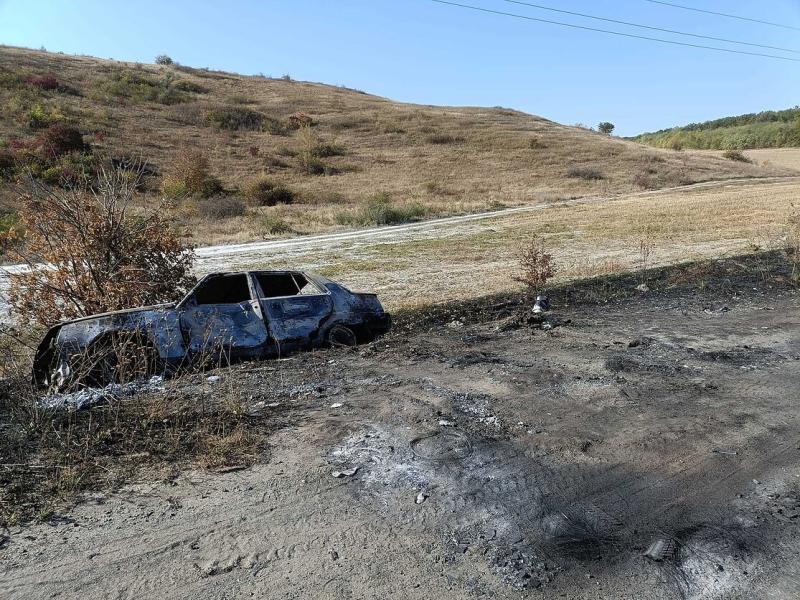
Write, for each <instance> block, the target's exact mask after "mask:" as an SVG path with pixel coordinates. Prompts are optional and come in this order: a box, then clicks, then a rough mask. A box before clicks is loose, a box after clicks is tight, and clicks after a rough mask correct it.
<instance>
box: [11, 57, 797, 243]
mask: <svg viewBox="0 0 800 600" xmlns="http://www.w3.org/2000/svg"><path fill="white" fill-rule="evenodd" d="M0 106H2V107H3V110H2V112H0V177H4V179H5V181H4V182H3V189H2V191H0V203H2V206H3V207H4V210H5V211H6V212H8V211H13V208H14V202H15V200H14V198H15V192H14V191H13V190H12V186H11V185H10V183H11V182H12V181H13V179H14V178H15V177H16V176H17V174H18V173H19V171H20V170H19V161H20V160H30V161H32V163H31V164H33V165H34V167H35V170H36V172H37V173H38V175H39V176H40V177H42V178H44V179H46V180H49V181H52V182H53V183H55V184H57V183H58V182H59V181H62V180H64V179H65V178H67V179H68V178H69V177H74V176H75V173H76V172H78V173H80V172H83V170H90V169H91V165H92V164H94V162H95V161H97V160H99V159H100V158H102V159H115V160H116V161H122V162H125V161H126V160H128V159H130V158H140V159H144V160H146V161H147V163H148V164H149V167H150V169H149V170H150V175H151V176H150V177H149V178H148V180H147V182H146V190H145V200H144V201H145V202H156V201H157V200H158V198H160V197H161V195H162V191H166V192H167V193H168V194H170V195H171V196H172V197H174V198H175V199H176V204H177V208H176V210H177V215H178V217H179V220H180V222H182V223H183V224H185V225H186V226H187V228H188V230H189V231H190V233H191V235H193V237H194V239H195V241H196V242H198V243H213V242H227V241H242V240H248V239H259V238H263V237H270V236H274V235H281V236H286V235H291V234H292V233H311V232H319V231H327V230H332V229H343V228H352V227H357V226H363V225H370V224H382V223H393V222H399V221H403V220H409V219H419V218H426V217H432V216H437V215H445V214H455V213H463V212H470V211H477V210H486V209H491V208H493V207H499V206H504V205H505V206H513V205H520V204H533V203H542V202H549V201H553V200H557V199H562V198H569V197H576V196H585V195H601V196H610V195H616V194H620V193H626V192H631V191H638V190H643V189H658V188H664V187H673V186H679V185H684V184H688V183H692V182H699V181H706V180H711V179H726V178H734V177H762V176H768V175H781V174H787V173H791V172H792V171H791V170H790V169H786V168H780V167H775V166H769V165H767V166H764V165H756V164H749V163H741V162H734V161H730V160H725V159H722V158H720V157H716V156H710V155H704V154H701V153H691V152H675V151H670V150H661V149H651V148H647V147H644V146H642V145H640V144H637V143H634V142H631V141H627V140H623V139H619V138H613V137H609V136H605V135H602V134H599V133H596V132H592V131H588V130H585V129H582V128H576V127H568V126H564V125H560V124H558V123H554V122H552V121H548V120H546V119H543V118H540V117H536V116H532V115H529V114H525V113H521V112H518V111H514V110H507V109H502V108H468V107H463V108H454V107H434V106H421V105H412V104H403V103H398V102H393V101H391V100H388V99H385V98H380V97H376V96H371V95H368V94H365V93H363V92H360V91H357V90H351V89H346V88H342V87H334V86H329V85H321V84H314V83H305V82H296V81H292V80H284V79H269V78H265V77H261V76H250V77H249V76H242V75H235V74H230V73H222V72H213V71H208V70H204V69H194V68H188V67H183V66H179V65H163V66H162V65H142V64H134V63H124V62H117V61H110V60H101V59H96V58H90V57H74V56H67V55H62V54H53V53H47V52H41V51H33V50H24V49H18V48H10V47H0ZM308 123H310V124H311V126H310V127H305V126H303V125H305V124H308ZM59 124H61V125H59ZM64 125H66V126H68V127H74V128H77V129H78V130H79V131H80V133H81V134H82V136H83V143H85V144H87V145H88V146H84V145H83V143H81V141H80V139H78V140H77V142H76V141H75V140H74V139H72V140H71V142H70V143H72V144H73V145H72V146H69V145H68V146H67V147H68V149H69V150H70V151H69V152H64V153H55V152H52V151H51V152H50V153H49V154H47V156H44V155H43V153H45V150H46V149H47V148H50V147H51V145H52V144H51V142H52V140H50V138H48V135H50V133H49V132H51V130H52V129H53V128H54V127H56V129H57V128H58V127H59V126H64ZM62 133H63V132H62ZM51 137H52V136H51ZM67 137H68V136H67ZM62 138H64V135H62V136H61V138H59V140H60V141H61V142H63V139H62ZM68 141H69V140H68ZM192 150H194V151H198V152H199V153H200V154H201V155H202V156H198V155H192V154H191V153H189V154H188V156H187V151H192ZM43 156H44V157H43ZM203 158H206V159H207V160H208V176H209V178H208V179H207V180H204V181H205V183H208V182H209V181H210V182H211V183H210V184H209V185H205V184H204V187H203V186H201V187H202V190H201V191H200V192H196V193H195V194H194V196H195V197H189V196H191V194H188V195H187V193H186V190H185V189H184V188H182V187H180V186H176V185H174V184H175V180H176V178H178V179H179V178H181V177H183V175H184V174H185V172H186V169H187V168H188V167H187V164H196V163H197V162H198V159H200V162H202V159H203ZM265 175H266V176H268V177H269V178H271V182H270V183H269V184H268V185H267V188H270V186H277V192H276V191H275V189H274V188H273V189H267V192H269V193H268V194H266V196H265V195H264V194H261V195H259V194H258V193H254V192H253V189H252V187H251V183H252V182H253V180H255V179H256V178H258V177H259V176H262V177H263V176H265ZM165 177H166V178H167V185H165V184H164V178H165ZM170 178H171V179H170ZM215 178H218V181H219V183H221V187H222V188H223V189H222V190H219V189H217V188H218V187H219V186H218V185H217V184H216V183H215V181H216V179H215ZM263 191H264V190H263V189H262V192H263ZM245 192H248V193H247V194H245ZM256 192H257V190H256ZM243 194H244V195H247V196H249V201H247V202H244V201H243V200H241V199H240V196H242V195H243ZM201 195H210V196H212V197H211V198H206V199H203V198H201V197H199V196H201ZM276 199H277V200H280V201H284V202H285V201H291V204H286V203H280V204H278V205H277V206H265V204H269V203H271V202H272V201H274V200H276Z"/></svg>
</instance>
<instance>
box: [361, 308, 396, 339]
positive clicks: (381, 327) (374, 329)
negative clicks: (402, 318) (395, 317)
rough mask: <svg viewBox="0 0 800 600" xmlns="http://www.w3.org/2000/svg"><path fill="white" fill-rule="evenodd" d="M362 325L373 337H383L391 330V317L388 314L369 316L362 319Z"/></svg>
mask: <svg viewBox="0 0 800 600" xmlns="http://www.w3.org/2000/svg"><path fill="white" fill-rule="evenodd" d="M364 325H366V326H367V328H368V329H369V331H370V333H371V334H372V335H373V336H379V335H383V334H384V333H387V332H388V331H389V330H390V329H391V328H392V315H390V314H389V313H381V314H379V315H370V316H369V317H367V318H365V319H364Z"/></svg>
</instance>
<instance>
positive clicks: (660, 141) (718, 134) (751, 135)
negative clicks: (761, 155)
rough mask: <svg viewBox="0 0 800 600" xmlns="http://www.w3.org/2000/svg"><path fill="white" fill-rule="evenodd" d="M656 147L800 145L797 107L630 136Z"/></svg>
mask: <svg viewBox="0 0 800 600" xmlns="http://www.w3.org/2000/svg"><path fill="white" fill-rule="evenodd" d="M631 139H633V140H635V141H637V142H642V143H643V144H649V145H651V146H657V147H659V148H676V147H683V148H694V149H704V150H729V149H739V150H744V149H750V148H787V147H797V146H800V108H792V109H788V110H779V111H766V112H761V113H757V114H747V115H739V116H737V117H725V118H722V119H715V120H713V121H706V122H704V123H692V124H690V125H686V126H685V127H673V128H672V129H662V130H661V131H655V132H652V133H643V134H641V135H638V136H636V137H634V138H631Z"/></svg>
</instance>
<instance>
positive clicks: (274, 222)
mask: <svg viewBox="0 0 800 600" xmlns="http://www.w3.org/2000/svg"><path fill="white" fill-rule="evenodd" d="M261 228H262V229H263V231H264V234H265V235H280V234H282V233H294V232H295V231H294V229H293V228H292V226H291V225H289V223H288V222H287V221H286V220H285V219H284V218H283V217H281V216H279V215H276V214H274V213H268V214H266V215H264V216H263V217H262V219H261Z"/></svg>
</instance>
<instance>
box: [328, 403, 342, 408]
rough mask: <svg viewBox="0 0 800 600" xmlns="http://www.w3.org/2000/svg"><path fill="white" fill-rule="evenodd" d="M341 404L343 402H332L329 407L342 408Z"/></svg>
mask: <svg viewBox="0 0 800 600" xmlns="http://www.w3.org/2000/svg"><path fill="white" fill-rule="evenodd" d="M343 406H344V404H342V403H341V402H334V403H333V404H331V408H342V407H343Z"/></svg>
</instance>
